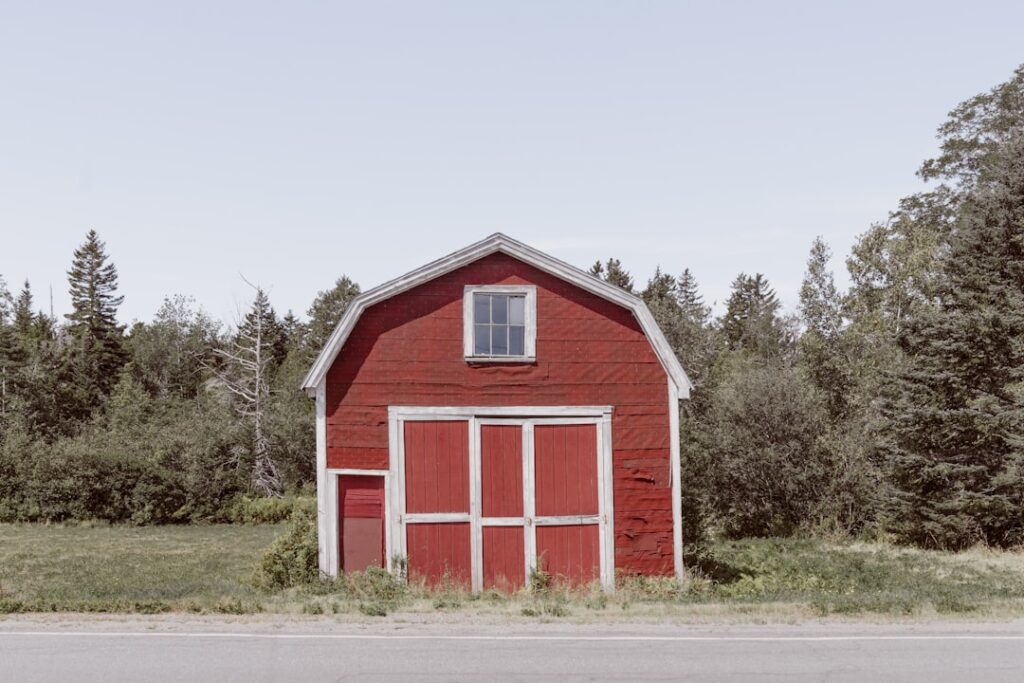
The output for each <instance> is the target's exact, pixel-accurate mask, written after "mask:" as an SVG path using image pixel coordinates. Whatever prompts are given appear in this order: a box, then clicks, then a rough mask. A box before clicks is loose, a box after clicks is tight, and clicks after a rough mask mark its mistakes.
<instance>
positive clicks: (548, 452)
mask: <svg viewBox="0 0 1024 683" xmlns="http://www.w3.org/2000/svg"><path fill="white" fill-rule="evenodd" d="M532 431H533V439H534V447H533V463H532V465H533V467H532V470H533V480H534V511H533V512H534V514H533V520H532V521H533V524H534V527H535V532H534V533H535V540H534V555H535V562H534V566H535V567H537V568H539V569H543V570H544V571H545V572H547V573H548V574H550V575H551V576H552V577H553V578H554V579H555V580H556V581H561V582H566V583H569V584H571V585H576V586H580V585H585V584H587V583H590V582H591V581H594V580H596V579H598V578H600V576H601V554H602V553H601V534H600V526H601V522H602V520H601V516H600V513H601V504H600V490H599V485H598V480H599V474H598V473H599V471H600V463H599V461H598V448H597V425H595V424H543V423H537V424H534V425H532Z"/></svg>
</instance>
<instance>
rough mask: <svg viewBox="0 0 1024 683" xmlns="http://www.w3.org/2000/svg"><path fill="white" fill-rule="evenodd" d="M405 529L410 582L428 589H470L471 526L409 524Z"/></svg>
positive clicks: (459, 524)
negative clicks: (460, 587)
mask: <svg viewBox="0 0 1024 683" xmlns="http://www.w3.org/2000/svg"><path fill="white" fill-rule="evenodd" d="M406 529H407V531H406V543H407V545H406V550H407V552H408V561H409V578H410V579H412V580H413V581H424V582H426V584H427V585H428V586H438V585H443V584H445V583H446V582H447V583H449V584H451V585H456V586H465V587H466V588H468V587H469V586H470V583H471V578H472V571H471V560H470V549H469V524H464V523H456V524H409V525H407V526H406Z"/></svg>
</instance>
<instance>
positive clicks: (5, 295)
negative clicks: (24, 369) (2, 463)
mask: <svg viewBox="0 0 1024 683" xmlns="http://www.w3.org/2000/svg"><path fill="white" fill-rule="evenodd" d="M12 308H13V300H12V299H11V293H10V291H9V290H8V289H7V283H6V282H5V281H4V278H3V276H2V275H0V437H2V436H3V433H4V424H5V422H6V418H7V413H8V412H9V403H10V392H11V388H12V386H13V377H14V372H15V367H16V360H15V355H16V348H17V345H16V343H15V335H14V323H13V317H14V316H13V310H12Z"/></svg>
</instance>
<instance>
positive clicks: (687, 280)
mask: <svg viewBox="0 0 1024 683" xmlns="http://www.w3.org/2000/svg"><path fill="white" fill-rule="evenodd" d="M676 299H677V300H678V301H679V308H681V309H682V311H683V315H684V316H685V317H686V319H687V320H691V321H693V322H695V323H697V324H699V325H702V326H707V325H709V324H710V323H711V307H710V306H708V305H707V304H705V303H704V297H703V296H701V294H700V287H699V286H698V285H697V278H695V277H694V276H693V273H691V272H690V269H689V268H686V269H685V270H683V273H682V275H680V276H679V277H678V278H677V279H676Z"/></svg>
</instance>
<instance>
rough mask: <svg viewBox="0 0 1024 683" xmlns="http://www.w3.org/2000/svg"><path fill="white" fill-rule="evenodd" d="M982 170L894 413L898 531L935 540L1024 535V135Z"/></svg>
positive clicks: (911, 336) (901, 379) (915, 331)
mask: <svg viewBox="0 0 1024 683" xmlns="http://www.w3.org/2000/svg"><path fill="white" fill-rule="evenodd" d="M982 166H983V167H981V168H979V169H978V170H979V174H978V175H979V177H981V178H984V180H983V181H982V182H979V183H977V184H975V185H974V186H973V188H972V190H971V195H970V198H969V200H968V201H967V202H966V203H965V204H964V206H963V209H962V210H961V217H960V220H959V221H958V224H957V229H956V231H955V233H954V235H953V236H952V238H951V240H950V247H949V253H948V255H947V257H946V258H944V260H943V266H944V269H943V275H944V277H943V279H942V281H941V284H940V286H939V288H938V296H937V301H936V303H935V304H934V305H932V306H929V307H927V308H925V307H920V308H919V309H917V310H916V311H915V314H914V315H913V316H912V317H911V318H909V319H908V324H907V325H906V327H905V329H903V330H902V331H901V333H900V336H899V343H900V347H901V349H902V351H903V352H904V354H905V356H906V359H907V360H906V363H905V365H904V366H903V368H902V370H901V371H900V372H899V373H898V374H897V378H896V379H897V381H896V382H895V385H894V388H893V389H894V390H893V395H892V396H891V397H890V399H889V400H888V401H887V403H886V408H885V415H886V418H887V420H888V422H887V427H888V429H887V435H888V437H889V440H888V442H887V444H886V446H887V448H886V450H887V453H886V454H887V456H888V458H889V462H890V464H891V469H892V476H893V481H894V484H895V486H896V488H897V490H898V493H897V496H896V499H895V501H894V503H893V505H892V509H891V510H890V513H891V518H890V526H891V528H892V530H893V531H894V532H895V533H896V534H897V535H898V537H899V538H901V539H902V540H904V541H908V542H913V543H918V544H921V545H925V546H929V547H940V548H962V547H965V546H967V545H970V544H972V543H976V542H985V543H989V544H994V545H1002V546H1006V545H1012V544H1018V543H1020V542H1022V541H1024V516H1022V515H1021V509H1022V507H1024V135H1022V134H1020V133H1018V137H1017V138H1015V139H1013V140H1012V141H1010V142H1008V143H1005V144H1004V146H1003V148H1002V152H1001V153H1000V154H999V155H998V156H996V157H993V156H992V155H988V156H986V158H985V159H984V161H983V163H982Z"/></svg>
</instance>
